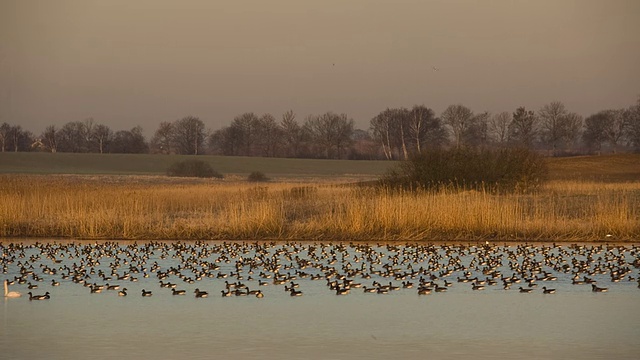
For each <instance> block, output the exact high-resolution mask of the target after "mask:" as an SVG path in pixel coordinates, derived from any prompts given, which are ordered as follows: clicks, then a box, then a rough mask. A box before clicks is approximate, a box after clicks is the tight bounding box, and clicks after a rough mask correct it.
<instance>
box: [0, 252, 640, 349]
mask: <svg viewBox="0 0 640 360" xmlns="http://www.w3.org/2000/svg"><path fill="white" fill-rule="evenodd" d="M0 246H1V247H0V250H1V251H2V265H3V272H4V274H3V279H8V280H10V281H13V284H11V285H9V290H10V291H18V292H20V293H21V294H22V297H19V298H4V299H3V304H2V306H3V309H2V312H0V313H1V314H2V315H1V320H0V358H2V359H26V358H28V359H86V358H94V359H100V358H112V357H114V356H118V357H120V358H127V359H128V358H131V359H140V358H161V359H164V358H196V359H197V358H206V359H209V358H221V357H229V356H233V357H236V358H239V359H257V358H260V359H283V358H285V359H286V358H296V359H358V358H369V359H370V358H374V359H383V358H390V357H397V358H402V359H424V358H429V359H450V358H462V359H465V358H468V359H471V358H473V359H478V358H481V359H482V358H487V359H495V358H508V359H539V358H552V359H567V358H584V359H610V358H618V359H637V358H638V353H639V352H640V342H639V341H638V339H640V312H639V311H638V304H640V289H639V288H638V286H639V285H638V273H639V269H638V267H637V266H640V260H639V259H640V247H639V246H638V245H637V244H616V245H607V244H577V245H576V244H573V245H572V244H559V245H554V244H522V243H519V244H495V245H484V244H475V243H472V244H469V243H451V244H444V243H434V244H427V243H424V244H413V243H411V244H403V243H368V244H363V243H354V244H349V243H339V242H336V243H329V242H324V243H321V242H277V243H270V242H259V243H250V242H226V243H223V242H219V241H209V242H188V241H183V242H168V241H167V242H144V241H138V242H132V241H115V242H94V241H60V240H57V241H54V240H51V241H42V240H40V241H39V242H37V241H31V240H13V241H8V240H4V241H3V242H2V243H1V245H0ZM145 276H146V277H145ZM274 278H278V279H283V280H284V282H285V283H284V284H274ZM134 279H135V281H133V280H134ZM445 280H446V281H447V283H448V284H450V286H445ZM574 280H575V282H578V283H583V282H584V284H578V285H574V284H573V283H574ZM52 281H53V282H59V283H60V284H59V285H58V286H53V285H52ZM160 281H161V282H162V284H167V283H170V284H174V285H175V289H177V290H185V291H186V295H172V290H171V289H172V288H170V287H161V283H160ZM517 281H518V282H517ZM529 281H531V282H530V283H529ZM20 282H23V283H20ZM292 282H293V284H292ZM331 282H337V283H338V284H339V285H340V286H339V288H341V289H343V291H345V290H344V289H345V288H347V287H350V290H349V294H347V295H341V296H338V295H336V290H335V289H334V290H332V289H331V288H330V283H331ZM409 282H411V283H412V284H413V287H410V288H409V287H403V284H404V285H405V286H409V285H408V283H409ZM494 282H495V284H493V283H494ZM264 283H267V284H268V285H261V284H264ZM505 283H506V284H510V288H509V289H507V290H505V289H504V287H505ZM29 284H31V285H32V286H33V285H37V288H34V289H29V288H28V287H29ZM93 284H95V285H102V286H104V287H105V288H104V289H103V290H102V291H101V292H92V291H91V288H92V287H90V286H88V285H92V286H93ZM107 284H110V285H112V286H113V285H119V286H120V288H119V289H117V290H108V289H107V288H106V286H107ZM227 284H234V285H236V286H235V287H234V286H229V287H227ZM420 284H422V285H423V286H422V287H423V288H429V289H431V293H430V294H428V295H419V294H418V288H419V287H420ZM436 284H437V286H438V288H440V289H442V288H446V291H443V292H440V291H438V292H436V290H435V289H436ZM291 285H294V286H296V287H294V288H293V291H294V292H295V291H300V292H302V293H303V294H302V296H292V295H291V290H290V289H289V286H291ZM360 285H362V286H364V287H367V288H376V289H380V290H376V292H375V293H365V292H364V288H363V287H358V286H360ZM389 285H391V288H390V289H389V290H388V293H385V294H382V293H381V294H379V293H377V292H378V291H380V292H385V290H386V288H388V287H389ZM474 285H475V286H476V287H477V288H480V287H481V286H484V288H483V289H482V290H473V287H474ZM592 285H594V286H596V287H598V288H607V291H606V292H594V291H592V290H593V287H592ZM245 286H246V288H245ZM285 286H286V287H287V290H286V291H285ZM395 287H398V288H399V289H397V290H394V288H395ZM520 287H522V288H526V289H532V290H531V292H530V293H522V292H520V290H519V288H520ZM543 287H546V288H554V289H556V292H555V293H554V294H544V293H543V290H542V288H543ZM95 288H96V289H97V286H96V287H95ZM122 288H127V296H118V292H119V291H121V290H122ZM196 288H198V289H199V290H201V291H206V292H208V294H209V296H208V297H205V298H196V296H195V295H194V291H195V289H196ZM227 288H228V289H229V291H230V292H232V293H234V292H235V291H236V290H238V292H239V293H246V292H247V291H253V290H261V292H262V293H263V294H264V297H263V298H257V297H256V296H254V295H249V296H236V295H232V296H224V297H223V296H222V293H221V292H222V291H225V292H226V291H227ZM143 289H145V290H147V291H152V293H153V296H150V297H143V296H141V293H142V290H143ZM29 291H31V292H32V293H33V294H36V295H41V294H44V293H45V292H49V293H50V299H47V300H31V301H30V300H29V295H28V294H27V292H29Z"/></svg>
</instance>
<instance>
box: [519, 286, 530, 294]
mask: <svg viewBox="0 0 640 360" xmlns="http://www.w3.org/2000/svg"><path fill="white" fill-rule="evenodd" d="M519 289H520V292H521V293H523V294H528V293H530V292H532V291H533V289H525V288H523V287H522V286H520V287H519Z"/></svg>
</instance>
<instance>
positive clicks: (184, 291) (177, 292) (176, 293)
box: [171, 288, 187, 295]
mask: <svg viewBox="0 0 640 360" xmlns="http://www.w3.org/2000/svg"><path fill="white" fill-rule="evenodd" d="M186 293H187V291H186V290H176V289H175V288H171V295H185V294H186Z"/></svg>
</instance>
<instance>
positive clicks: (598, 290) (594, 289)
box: [591, 284, 609, 292]
mask: <svg viewBox="0 0 640 360" xmlns="http://www.w3.org/2000/svg"><path fill="white" fill-rule="evenodd" d="M591 291H593V292H607V291H609V289H608V288H601V287H597V286H596V284H591Z"/></svg>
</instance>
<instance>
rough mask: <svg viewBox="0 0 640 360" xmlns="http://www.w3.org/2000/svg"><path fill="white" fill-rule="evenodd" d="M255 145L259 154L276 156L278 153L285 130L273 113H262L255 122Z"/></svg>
mask: <svg viewBox="0 0 640 360" xmlns="http://www.w3.org/2000/svg"><path fill="white" fill-rule="evenodd" d="M255 133H256V134H255V135H256V136H255V147H256V153H255V154H254V155H258V156H268V157H274V156H277V154H278V149H279V148H280V143H281V141H282V138H283V131H282V129H281V128H280V127H279V126H278V123H276V119H275V118H274V117H273V115H271V114H264V115H262V116H261V117H260V118H259V119H258V121H257V122H256V123H255Z"/></svg>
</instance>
